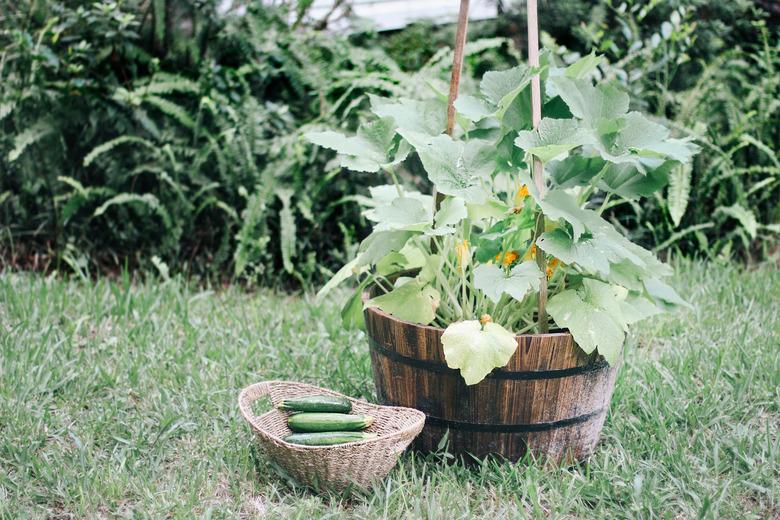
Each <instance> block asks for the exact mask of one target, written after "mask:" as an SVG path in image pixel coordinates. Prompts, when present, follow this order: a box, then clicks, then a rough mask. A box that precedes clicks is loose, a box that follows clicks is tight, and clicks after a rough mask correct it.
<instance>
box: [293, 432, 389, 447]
mask: <svg viewBox="0 0 780 520" xmlns="http://www.w3.org/2000/svg"><path fill="white" fill-rule="evenodd" d="M374 438H376V433H365V432H315V433H293V434H292V435H288V436H287V437H285V438H284V440H285V441H286V442H289V443H292V444H303V445H305V446H329V445H332V444H344V443H346V442H355V441H363V440H366V439H374Z"/></svg>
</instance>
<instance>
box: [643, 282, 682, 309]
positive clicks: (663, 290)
mask: <svg viewBox="0 0 780 520" xmlns="http://www.w3.org/2000/svg"><path fill="white" fill-rule="evenodd" d="M644 283H645V289H646V290H647V294H649V295H650V296H651V297H652V298H653V300H655V302H656V303H657V304H660V305H661V306H662V307H664V308H674V307H676V306H678V305H679V306H682V307H688V308H689V309H693V306H692V305H691V304H690V303H688V302H687V301H685V300H683V299H682V297H681V296H680V295H679V294H677V291H675V290H674V288H673V287H671V286H670V285H668V284H666V283H664V282H662V281H661V280H659V279H658V278H651V279H649V280H645V282H644Z"/></svg>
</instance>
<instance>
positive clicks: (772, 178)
mask: <svg viewBox="0 0 780 520" xmlns="http://www.w3.org/2000/svg"><path fill="white" fill-rule="evenodd" d="M593 4H594V6H593V10H592V12H591V16H590V17H589V21H588V22H587V23H585V24H582V25H581V26H580V28H578V29H577V30H575V35H576V38H574V39H572V38H571V37H570V36H569V37H567V36H565V35H563V34H560V33H558V34H556V37H559V36H560V38H561V39H562V40H564V41H566V42H567V44H569V45H570V46H572V47H574V48H576V49H578V50H581V51H586V52H587V51H589V50H590V49H593V48H595V49H596V50H597V51H599V52H604V53H605V54H606V58H607V60H606V61H605V62H604V63H603V64H602V65H601V66H600V72H601V73H602V74H603V75H605V76H606V77H613V78H616V79H618V80H619V81H620V82H621V83H623V85H624V86H625V88H626V89H628V90H629V91H630V92H631V94H632V99H633V100H634V101H635V103H636V104H637V105H638V106H640V107H642V108H644V109H646V110H648V111H650V112H651V113H653V114H654V115H655V116H656V117H658V118H661V119H667V120H668V121H670V126H672V127H673V128H675V129H676V130H677V131H678V132H679V133H680V134H682V135H688V136H691V137H693V138H695V139H696V140H697V142H698V143H699V144H700V145H701V146H702V147H703V148H704V150H705V152H706V153H702V154H700V155H699V156H697V157H696V158H695V160H694V161H693V163H692V164H691V166H690V168H688V167H676V168H673V169H671V170H670V171H669V187H668V190H667V193H666V195H665V196H663V195H661V194H659V195H657V196H655V197H654V198H653V199H652V203H651V204H647V203H645V204H641V205H639V204H636V203H634V202H632V201H630V200H629V199H630V197H625V194H623V193H618V195H620V196H621V198H622V199H623V200H613V201H612V202H611V207H612V208H614V209H612V210H611V211H610V212H609V214H610V216H611V218H613V219H616V220H617V221H619V222H620V224H621V225H622V226H623V227H624V228H625V229H626V230H627V231H629V232H630V233H631V235H632V237H633V238H634V239H636V240H638V241H640V242H642V243H645V244H654V245H655V249H656V250H657V251H664V250H669V249H674V250H679V251H682V252H684V253H688V254H690V253H698V254H703V255H708V256H712V257H714V256H718V255H723V256H727V257H728V256H731V255H734V254H739V255H740V256H743V257H744V258H748V259H749V258H754V257H762V256H764V255H771V254H774V249H775V247H776V244H777V243H778V235H777V233H776V232H775V231H773V230H774V229H775V224H776V223H777V222H778V219H780V209H779V208H780V186H779V185H778V181H777V179H778V173H780V171H778V165H779V164H780V163H778V161H777V149H778V143H780V133H779V132H780V130H779V129H780V106H779V105H778V103H777V99H778V97H779V96H780V80H778V74H777V70H778V67H780V37H779V33H778V25H777V20H776V14H775V15H774V16H775V19H774V20H771V19H770V18H769V16H770V15H769V14H768V13H767V12H765V11H763V10H762V6H763V7H764V8H766V7H767V4H766V3H762V2H751V1H738V2H720V3H718V2H703V1H699V0H685V1H681V2H652V1H645V0H633V1H628V2H620V3H618V2H609V1H604V2H594V3H593ZM552 47H554V48H555V46H554V45H552ZM557 51H558V53H559V54H560V55H561V56H564V57H565V56H568V55H569V51H568V50H566V49H563V48H557ZM735 207H736V208H739V209H734V208H735Z"/></svg>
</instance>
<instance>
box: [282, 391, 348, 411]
mask: <svg viewBox="0 0 780 520" xmlns="http://www.w3.org/2000/svg"><path fill="white" fill-rule="evenodd" d="M278 408H279V409H280V410H295V411H299V412H340V413H349V412H350V411H351V410H352V403H350V402H349V399H346V398H344V397H337V396H335V395H307V396H306V397H296V398H295V399H285V400H284V401H282V402H281V403H280V404H279V406H278Z"/></svg>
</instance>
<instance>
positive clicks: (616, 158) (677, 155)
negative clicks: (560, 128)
mask: <svg viewBox="0 0 780 520" xmlns="http://www.w3.org/2000/svg"><path fill="white" fill-rule="evenodd" d="M596 132H597V134H598V142H597V145H596V149H597V150H598V151H599V152H600V153H601V156H602V157H603V158H604V159H606V160H607V161H610V162H613V163H622V162H630V163H634V164H636V165H637V166H638V167H639V168H640V169H644V168H645V163H647V162H650V163H651V164H652V163H653V161H652V159H656V161H655V162H656V163H657V164H655V165H656V166H657V165H659V164H660V162H661V158H668V159H671V160H674V161H677V162H681V163H685V162H688V161H690V159H691V157H692V156H693V154H694V153H695V152H696V151H697V150H698V147H697V146H696V145H694V144H692V143H690V142H689V141H686V140H680V139H671V138H670V137H669V130H668V129H667V128H665V127H664V126H662V125H659V124H658V123H654V122H652V121H650V120H648V119H647V118H646V117H645V116H643V115H642V114H640V113H639V112H630V113H628V114H626V115H624V116H620V117H618V118H616V119H614V120H611V121H601V122H600V123H599V124H598V125H596ZM643 158H644V161H643V160H642V159H643Z"/></svg>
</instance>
